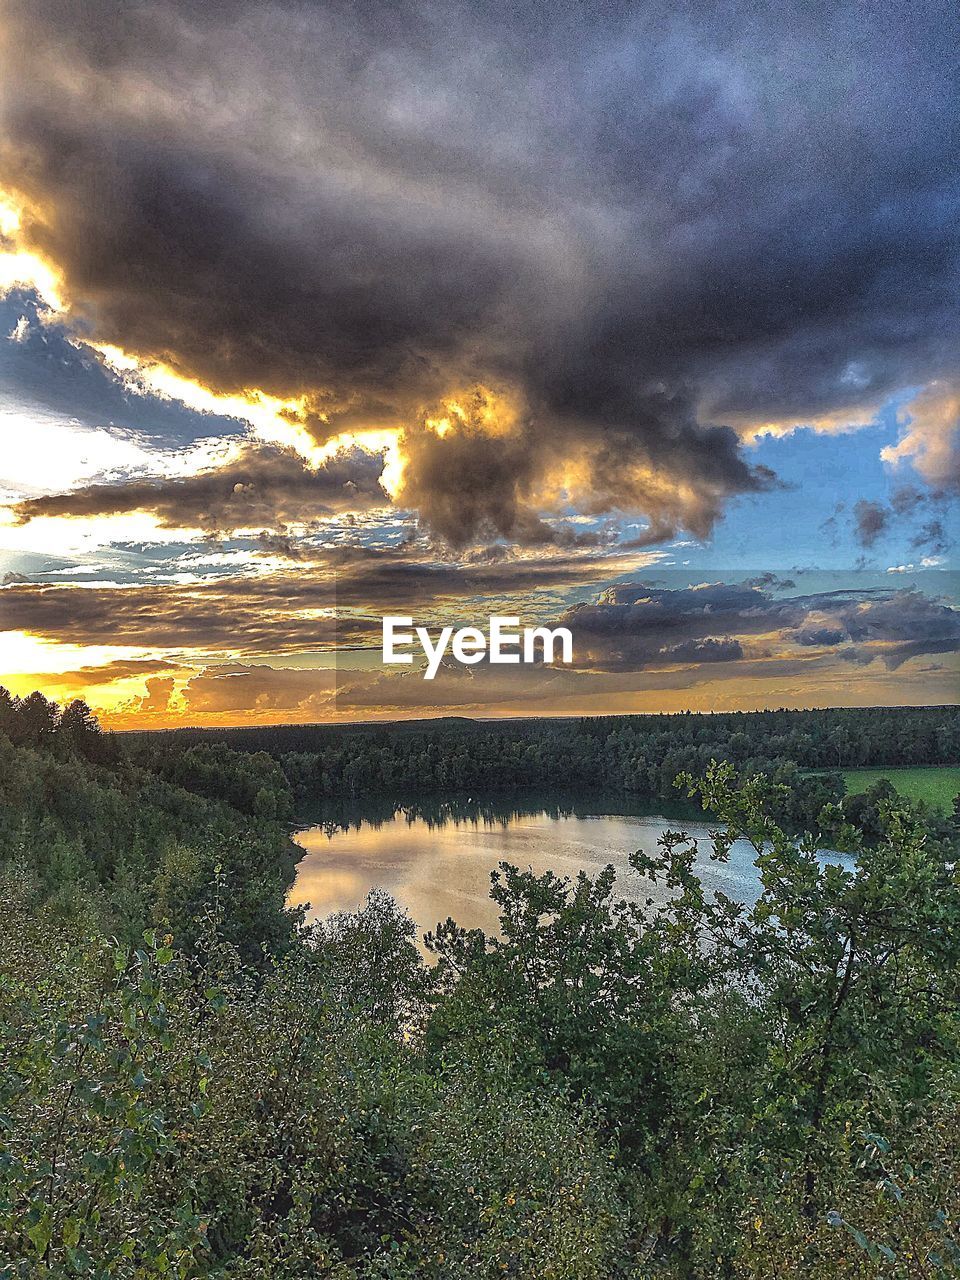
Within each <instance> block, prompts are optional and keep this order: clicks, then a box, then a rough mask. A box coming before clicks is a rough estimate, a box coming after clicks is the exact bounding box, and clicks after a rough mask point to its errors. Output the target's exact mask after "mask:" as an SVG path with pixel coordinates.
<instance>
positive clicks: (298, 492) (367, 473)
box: [13, 445, 387, 533]
mask: <svg viewBox="0 0 960 1280" xmlns="http://www.w3.org/2000/svg"><path fill="white" fill-rule="evenodd" d="M382 470H383V460H382V458H380V457H379V456H377V455H371V454H369V453H365V452H363V451H361V450H359V449H354V450H350V451H348V452H344V453H340V454H337V455H335V456H334V457H333V458H331V459H329V460H328V461H326V462H324V463H323V464H322V465H321V466H319V467H316V468H313V467H310V466H308V465H307V464H305V463H304V461H303V459H302V458H301V457H300V455H299V454H297V453H295V452H293V450H290V449H281V448H276V447H273V446H268V445H259V446H247V447H244V448H243V449H242V451H241V453H240V455H239V456H238V457H237V458H235V459H234V460H232V461H230V462H229V463H227V464H226V465H224V466H221V467H217V468H212V469H211V470H209V471H201V472H199V473H197V474H196V475H191V476H186V477H173V478H154V477H146V478H143V479H135V480H126V481H123V482H118V483H113V484H91V485H84V486H82V487H80V488H77V489H71V490H70V491H69V492H67V493H62V494H45V495H44V496H42V497H39V498H27V499H25V500H24V501H22V502H18V503H16V504H15V505H14V507H13V511H14V514H15V515H16V516H17V517H18V518H19V520H20V521H21V523H24V524H25V523H27V522H28V521H29V520H32V519H34V518H36V517H40V516H109V515H117V514H119V513H123V512H131V511H147V512H151V513H152V514H153V515H155V516H156V517H157V519H158V521H159V523H160V525H161V526H162V527H164V528H168V529H184V528H186V529H202V530H203V531H204V532H206V533H223V532H231V531H233V530H235V529H250V528H255V527H256V526H257V525H269V526H270V527H271V528H275V527H277V526H278V525H279V526H281V527H282V526H283V525H285V524H288V523H309V522H311V521H312V520H314V519H316V518H317V517H319V516H324V515H331V514H333V513H334V512H339V511H344V510H350V511H354V510H362V509H363V508H364V507H367V508H369V507H375V506H383V505H384V504H385V503H386V502H387V497H386V495H385V494H384V492H383V490H382V489H381V488H380V484H379V480H380V473H381V471H382Z"/></svg>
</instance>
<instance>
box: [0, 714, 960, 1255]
mask: <svg viewBox="0 0 960 1280" xmlns="http://www.w3.org/2000/svg"><path fill="white" fill-rule="evenodd" d="M958 760H960V714H958V711H957V709H956V708H928V709H908V708H905V709H901V710H889V711H879V710H864V711H823V712H769V713H758V714H757V715H755V716H748V715H729V716H727V715H719V716H678V717H666V716H665V717H617V718H610V719H604V720H597V721H589V720H583V721H576V722H564V723H562V724H551V723H550V722H546V721H529V722H523V723H518V724H509V725H505V724H487V725H480V724H472V723H470V722H450V723H440V724H437V725H433V726H428V725H423V724H420V725H412V726H399V725H397V726H371V727H360V726H353V727H345V728H342V729H341V728H333V727H331V728H324V727H314V726H308V727H304V728H302V729H301V728H296V727H295V728H289V729H288V728H282V729H281V728H278V729H265V730H259V729H256V730H255V729H249V730H246V729H244V730H233V731H217V732H213V731H176V732H173V733H162V734H152V735H150V734H125V735H118V734H108V733H104V732H101V730H100V727H99V726H98V724H97V722H96V720H95V718H94V717H93V716H92V715H91V713H90V711H89V709H88V708H87V707H85V706H84V704H82V703H73V704H71V705H70V706H68V707H66V708H63V709H61V708H59V707H57V706H55V705H54V704H53V703H50V702H49V701H47V699H45V698H44V697H43V696H42V695H41V694H39V693H35V694H32V695H30V696H29V697H27V698H22V699H21V698H13V697H11V696H10V695H8V694H6V693H4V692H0V878H2V881H3V884H2V886H0V1132H2V1135H3V1137H2V1144H3V1145H2V1149H0V1277H4V1280H6V1278H7V1277H10V1278H11V1280H13V1278H17V1280H21V1278H23V1280H34V1278H35V1277H50V1276H55V1277H61V1276H62V1277H67V1276H71V1277H72V1276H87V1277H96V1278H99V1277H122V1278H123V1280H140V1278H149V1280H174V1278H177V1280H188V1278H193V1277H198V1278H199V1277H224V1278H226V1277H269V1278H276V1280H298V1278H301V1277H302V1278H303V1280H306V1278H307V1277H318V1276H319V1277H329V1278H330V1280H413V1278H414V1277H418V1278H419V1277H425V1278H426V1280H468V1278H473V1277H481V1278H485V1277H500V1276H513V1277H525V1278H529V1280H607V1278H608V1277H609V1278H610V1280H616V1278H618V1277H620V1278H623V1280H628V1278H629V1280H647V1278H650V1280H655V1278H656V1277H664V1278H672V1280H681V1278H684V1280H695V1278H700V1277H717V1278H718V1280H719V1278H728V1277H733V1278H739V1277H744V1278H746V1277H751V1278H755V1280H763V1278H766V1277H774V1276H776V1277H781V1276H784V1277H797V1278H799V1277H827V1278H831V1277H885V1278H886V1277H891V1278H893V1277H896V1278H900V1277H903V1278H904V1280H906V1278H908V1277H926V1276H937V1277H941V1276H942V1277H947V1276H957V1275H960V1151H958V1147H957V1143H956V1134H957V1132H958V1131H960V1052H958V1048H960V872H958V866H957V851H958V846H960V824H958V815H957V809H956V807H955V808H954V812H953V813H952V814H945V815H937V814H934V813H933V812H932V811H931V810H930V809H928V808H927V807H926V806H925V805H924V804H923V803H921V802H911V801H908V800H905V799H903V798H902V797H900V796H898V795H897V793H896V792H895V791H894V790H893V788H891V787H889V786H885V785H883V784H882V783H881V784H877V785H875V786H874V787H873V788H871V789H870V790H869V791H868V792H867V793H866V794H865V795H863V796H853V795H846V794H845V792H844V785H843V779H842V777H841V775H840V772H839V770H841V769H845V768H849V767H854V766H857V765H872V766H881V765H893V764H904V763H910V764H924V765H934V764H954V765H955V764H956V763H957V762H958ZM671 773H672V776H668V775H670V774H671ZM574 776H580V777H581V778H582V779H583V781H584V782H586V783H587V784H589V785H591V786H595V787H597V788H604V787H606V788H609V789H610V790H611V791H616V792H618V793H621V794H623V793H626V792H631V791H635V792H640V793H644V794H651V795H658V796H659V795H664V796H665V795H666V794H667V793H668V790H669V792H672V793H673V794H674V795H676V796H678V797H681V798H684V799H685V801H686V803H688V804H690V805H696V806H697V807H698V808H702V810H704V811H705V812H706V813H707V814H708V815H710V821H711V824H712V827H713V833H712V836H711V842H712V855H711V856H712V857H714V858H716V859H717V860H719V861H721V862H722V861H723V860H724V859H725V858H726V857H727V856H728V852H729V849H730V845H731V842H732V841H733V839H734V838H738V837H742V838H746V839H748V840H749V841H750V842H751V844H752V845H753V848H754V851H755V855H756V865H757V872H758V876H759V879H760V894H759V897H758V898H757V900H756V902H755V903H753V904H752V905H744V904H741V903H737V902H734V901H732V900H730V899H729V898H727V897H725V896H724V895H722V894H715V895H714V894H708V893H707V892H706V891H705V890H704V888H703V885H702V884H701V882H700V880H699V879H698V877H697V875H696V872H695V857H696V853H697V850H696V848H695V843H694V842H693V841H692V840H691V839H689V838H688V837H687V836H686V835H685V834H684V833H683V831H682V829H679V827H678V829H677V830H676V831H672V832H665V833H664V836H663V838H662V840H661V842H660V845H659V848H658V850H657V852H656V853H655V854H652V855H643V854H639V853H638V854H636V855H635V856H634V858H633V859H632V861H633V864H634V867H635V869H636V870H637V871H638V872H640V873H641V874H643V875H645V876H647V877H649V879H650V880H651V881H652V882H654V883H657V884H661V885H665V886H666V887H667V888H668V889H669V890H670V893H669V895H667V896H666V898H661V899H658V901H657V903H655V902H654V901H653V899H651V900H650V901H648V902H647V903H643V902H640V903H628V902H626V901H624V900H622V899H621V897H620V895H619V893H618V888H617V884H616V881H615V878H614V874H613V871H612V869H608V871H607V872H604V873H602V874H600V875H598V876H597V877H595V878H593V879H589V878H587V877H586V876H583V875H581V876H579V877H576V878H573V879H567V878H563V877H559V876H556V875H552V874H546V875H543V876H535V875H533V874H532V873H530V872H524V871H522V870H520V869H518V868H515V867H511V866H509V865H506V864H502V865H501V866H500V868H499V869H498V870H497V871H496V872H495V873H494V874H493V876H492V880H491V895H492V897H493V899H494V901H495V902H496V904H497V907H498V911H499V917H500V928H499V931H498V932H497V933H496V935H493V936H487V935H485V934H483V933H482V932H481V931H479V930H466V929H464V928H462V927H460V926H459V925H458V924H457V923H456V922H455V921H453V920H447V921H444V922H440V923H438V925H437V926H436V928H435V929H433V930H432V932H431V933H430V934H429V935H428V937H427V950H428V955H429V961H428V962H426V961H424V959H423V957H422V955H421V952H420V950H419V948H418V947H417V945H416V932H415V927H414V925H413V923H412V922H411V921H410V920H409V919H408V918H407V917H406V916H405V915H404V914H403V913H402V912H401V911H400V910H399V908H398V907H397V906H396V904H395V903H394V902H393V901H392V900H391V899H390V898H389V897H388V896H387V895H385V894H383V893H382V892H374V893H372V894H371V895H370V897H369V898H368V899H367V901H366V902H365V903H364V904H362V905H361V906H360V907H359V908H358V910H356V911H355V912H352V913H347V914H341V915H337V916H334V917H332V918H329V919H328V920H326V921H324V922H323V923H321V924H316V925H313V926H310V927H306V926H305V925H304V923H303V920H302V918H301V917H300V916H298V914H297V913H296V912H291V911H289V910H287V909H286V907H285V905H284V903H285V892H286V889H287V887H288V885H289V883H290V880H291V877H292V873H293V860H294V858H295V856H296V850H295V848H294V846H293V845H292V843H291V841H290V829H291V821H292V819H293V817H294V815H295V814H296V812H297V808H298V806H299V805H300V804H301V803H303V802H304V800H305V799H309V798H320V797H323V796H335V795H359V794H362V793H364V792H365V791H366V790H368V789H369V790H371V791H372V792H375V793H383V794H386V793H388V792H389V793H391V794H396V795H397V796H398V797H400V796H402V795H404V794H407V795H410V796H414V795H416V794H418V793H419V792H421V791H422V792H423V793H426V794H428V795H429V794H438V793H442V792H444V791H445V790H449V791H450V792H451V793H453V792H454V791H455V790H456V789H458V788H464V787H466V788H469V789H472V790H473V792H474V794H476V793H477V792H478V791H481V792H482V790H483V788H484V787H487V788H491V789H492V788H495V787H498V786H504V787H505V786H508V785H510V786H514V787H519V786H530V785H533V783H534V782H536V783H538V784H544V783H549V782H557V781H560V780H567V781H569V779H570V778H571V777H574ZM840 847H842V848H844V849H846V850H848V851H849V852H850V853H852V854H853V855H854V856H853V857H849V858H845V859H844V860H843V862H842V864H839V863H837V862H836V861H830V862H825V861H823V860H821V859H819V858H818V857H817V854H818V851H820V850H822V849H824V848H827V849H836V848H840Z"/></svg>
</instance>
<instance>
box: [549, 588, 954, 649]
mask: <svg viewBox="0 0 960 1280" xmlns="http://www.w3.org/2000/svg"><path fill="white" fill-rule="evenodd" d="M560 621H561V623H562V624H563V625H565V626H569V627H570V628H571V630H572V631H573V637H574V655H575V663H576V665H577V666H587V667H593V668H596V669H599V670H607V671H623V670H638V669H641V668H643V667H646V666H656V665H661V664H662V663H663V662H665V661H667V660H669V658H670V656H671V655H675V656H676V657H677V658H679V659H681V660H683V659H685V660H688V661H692V662H693V661H701V662H702V661H710V660H713V661H728V660H730V659H732V658H736V657H739V656H742V655H743V654H744V653H746V651H747V644H748V642H750V643H752V645H753V648H754V649H756V647H757V644H758V642H759V643H760V644H761V645H762V647H763V648H764V650H765V651H766V652H768V653H769V652H771V651H772V652H780V653H781V654H786V653H789V652H791V651H792V652H796V651H797V649H798V648H799V649H801V650H803V649H806V650H810V649H835V650H838V651H839V652H840V653H841V656H843V657H845V658H846V659H848V660H849V659H854V660H859V661H863V662H871V661H873V660H874V659H880V660H882V661H883V662H884V663H885V664H886V666H887V667H888V668H890V669H893V668H896V667H898V666H900V665H901V664H902V663H903V662H905V661H906V660H907V659H908V658H911V657H915V656H917V655H918V654H921V653H931V654H933V653H952V652H956V651H957V650H960V612H958V611H957V610H956V609H952V608H950V607H949V606H948V605H946V604H944V603H942V602H941V601H939V600H936V599H932V598H931V597H929V596H926V595H924V594H923V593H922V592H919V591H912V590H908V591H891V592H871V591H866V590H864V591H831V592H820V593H816V594H812V595H807V596H794V597H791V598H789V599H786V600H776V599H774V598H773V597H772V596H771V595H770V594H768V593H767V592H764V591H761V590H759V589H758V588H756V587H748V586H745V585H743V586H735V585H730V584H727V583H705V584H702V585H700V586H696V587H685V588H680V589H674V590H671V589H667V588H658V587H652V586H647V585H645V584H643V583H640V584H636V585H622V586H616V587H612V588H609V589H608V590H607V591H604V592H602V593H601V594H600V596H599V598H598V600H597V602H596V603H595V604H578V605H574V606H573V607H571V608H570V609H567V610H566V611H565V612H564V613H563V614H562V615H561V618H560ZM734 644H737V645H738V646H740V647H741V654H736V653H735V652H734V650H733V647H732V646H733V645H734ZM728 645H729V646H730V648H729V649H727V648H726V646H728ZM698 649H699V650H700V656H699V657H695V656H694V655H695V654H696V653H697V651H698Z"/></svg>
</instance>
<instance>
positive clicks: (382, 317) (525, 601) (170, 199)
mask: <svg viewBox="0 0 960 1280" xmlns="http://www.w3.org/2000/svg"><path fill="white" fill-rule="evenodd" d="M958 54H960V12H958V10H957V8H956V6H955V4H953V3H952V2H950V3H947V2H944V3H941V2H940V0H920V2H919V3H911V4H907V3H905V2H901V0H885V2H884V3H882V4H880V3H863V2H860V3H856V4H844V3H831V4H823V3H813V2H812V0H810V2H808V0H797V2H796V3H793V4H791V5H788V6H783V5H781V4H773V3H762V2H760V0H753V2H751V3H738V2H737V0H729V2H727V3H724V4H722V5H721V4H707V3H680V2H673V3H667V4H658V5H653V4H640V3H632V4H618V3H612V2H610V0H607V2H605V3H598V2H596V0H593V2H590V0H588V2H585V3H578V4H573V3H564V4H559V3H553V2H549V3H535V4H531V3H524V4H510V3H506V4H505V3H502V2H501V3H498V4H493V3H489V2H488V0H472V2H470V3H467V2H465V0H419V2H418V3H416V4H408V3H405V2H404V0H391V3H389V4H386V3H380V2H379V0H355V2H353V3H351V2H349V0H346V2H344V3H338V4H335V5H334V4H318V3H315V2H312V3H311V2H306V0H273V2H271V3H265V2H263V0H249V2H248V0H236V2H226V0H221V2H218V3H210V4H206V5H202V6H201V5H196V4H193V3H188V2H187V0H155V2H150V3H142V4H126V3H123V4H121V3H118V2H117V0H89V3H87V4H85V5H84V8H83V15H82V21H81V20H80V18H79V16H78V13H77V10H76V6H75V5H72V4H68V3H65V0H30V2H29V3H27V2H26V0H7V3H6V4H5V5H4V7H3V11H2V16H0V684H3V685H4V686H6V687H7V688H9V689H11V690H12V691H13V692H14V693H16V694H21V695H22V694H25V693H27V692H29V691H30V690H31V689H33V688H41V689H43V690H44V692H45V693H47V695H48V696H50V697H52V698H55V699H56V700H58V701H65V700H67V699H69V698H72V697H78V696H82V697H84V698H86V699H87V701H88V702H90V704H91V705H92V706H93V707H94V709H95V710H96V711H97V712H98V714H99V715H100V716H101V718H102V720H103V722H104V723H105V724H106V725H108V726H109V727H111V728H134V727H148V726H155V727H166V726H171V725H177V724H207V725H226V724H243V723H257V722H260V723H274V722H295V721H334V720H340V721H352V720H360V719H393V718H399V717H408V716H431V715H477V716H496V717H500V716H516V715H584V714H608V713H611V712H629V711H638V712H639V711H677V710H684V709H694V710H713V709H719V710H730V709H752V708H755V707H763V706H793V707H802V706H823V705H881V704H901V703H910V704H934V703H944V702H955V701H956V700H957V692H958V688H960V684H958V673H960V659H958V650H960V608H958V603H960V596H958V580H957V575H956V569H957V560H956V543H957V539H958V536H960V522H958V516H957V502H956V499H957V492H958V488H960V301H958V299H960V288H958V286H960V164H958V159H960V157H958V154H957V150H958V148H957V138H958V137H960V128H958V126H960V98H958V95H957V92H956V78H955V72H956V65H957V59H958ZM386 614H390V615H398V614H399V615H406V616H410V617H412V618H414V619H415V621H416V622H417V623H419V624H421V625H424V626H428V627H431V628H436V627H439V626H441V625H453V626H466V625H473V624H477V623H483V622H484V621H485V620H486V619H487V618H488V617H489V616H491V615H493V614H500V615H508V616H517V617H518V618H520V620H521V623H522V624H527V625H547V624H550V625H553V626H559V625H565V626H568V627H569V628H570V630H571V631H572V633H573V636H574V656H573V661H572V662H571V663H570V664H568V665H564V666H562V667H561V666H549V665H543V664H540V665H532V666H522V667H516V668H513V667H507V668H505V667H499V666H493V665H490V664H489V663H487V662H481V663H479V664H477V665H474V666H470V667H464V666H461V665H459V664H456V663H454V662H445V663H444V664H443V667H442V669H441V671H440V673H439V674H438V676H437V678H436V679H435V680H433V681H430V682H426V681H424V680H423V678H422V676H423V672H422V668H420V667H418V666H417V664H413V665H412V666H411V667H408V668H392V667H384V666H383V664H382V661H381V649H380V639H381V619H382V617H383V616H384V615H386Z"/></svg>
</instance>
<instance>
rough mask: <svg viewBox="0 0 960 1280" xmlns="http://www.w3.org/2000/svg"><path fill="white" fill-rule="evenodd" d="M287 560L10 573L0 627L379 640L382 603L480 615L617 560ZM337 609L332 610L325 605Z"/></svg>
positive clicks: (156, 641) (584, 579)
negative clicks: (191, 578)
mask: <svg viewBox="0 0 960 1280" xmlns="http://www.w3.org/2000/svg"><path fill="white" fill-rule="evenodd" d="M317 555H318V559H317V560H316V561H314V562H312V563H310V564H309V565H306V566H304V567H303V568H298V569H297V570H296V571H292V570H291V571H290V572H283V573H274V574H269V575H265V576H260V575H256V576H248V575H240V574H238V575H237V576H235V577H221V578H210V579H204V580H202V581H200V582H189V583H179V582H174V583H150V584H137V585H131V586H123V587H115V586H102V585H91V586H84V587H76V586H66V585H63V586H61V585H53V584H33V583H31V584H12V585H10V586H7V587H5V588H3V592H2V597H0V629H3V630H10V631H27V632H30V633H31V634H32V635H37V636H42V637H45V638H48V639H54V640H60V641H63V642H69V643H74V644H99V645H130V646H135V647H144V648H151V649H170V650H176V651H177V652H183V653H188V652H190V651H191V650H196V651H198V652H205V653H214V652H216V653H248V654H290V653H299V652H304V651H312V650H320V649H324V650H327V649H332V648H334V647H340V648H349V647H351V646H364V645H365V646H368V647H374V648H376V647H379V644H380V635H381V628H382V622H381V617H382V615H383V614H387V613H409V614H412V615H416V616H417V617H418V619H422V620H424V621H427V620H429V619H430V618H431V617H436V616H438V615H439V614H441V613H443V614H444V617H445V620H446V621H450V620H451V618H450V616H448V615H450V614H451V613H452V614H453V616H454V618H456V617H460V618H463V617H465V616H467V615H468V614H469V615H470V617H471V618H472V617H473V616H474V615H476V617H478V618H481V617H483V618H485V617H487V616H489V614H490V613H491V612H493V611H494V605H496V607H498V608H499V607H500V606H501V605H502V604H503V603H504V601H509V600H511V599H512V600H513V608H514V611H516V610H517V609H518V608H519V605H518V601H520V600H522V601H523V606H524V612H525V613H526V614H527V616H532V614H533V611H534V610H535V608H536V607H537V603H538V600H537V599H536V598H535V596H534V593H539V598H540V599H542V602H543V603H542V604H541V606H540V607H541V608H549V607H550V605H551V604H553V602H554V594H553V593H554V592H561V591H566V590H568V589H569V588H570V587H571V586H574V585H577V584H586V583H589V582H591V581H593V580H595V579H596V575H597V573H598V570H599V569H600V568H601V567H602V568H605V569H607V570H611V569H612V570H613V571H615V570H616V565H617V562H616V560H611V559H608V558H601V557H600V556H599V555H594V554H590V553H579V554H574V553H569V554H564V553H554V554H552V555H550V556H548V557H544V558H540V557H533V558H530V559H528V560H517V559H510V560H506V561H503V562H494V563H491V564H482V563H480V564H473V565H470V566H461V565H459V564H456V563H452V562H447V563H443V562H433V563H425V562H424V561H422V560H420V559H418V558H416V557H415V556H412V555H410V554H407V553H406V552H404V551H403V550H400V551H396V552H394V551H378V550H372V549H365V548H359V547H350V548H344V549H341V550H333V551H331V550H327V551H323V552H318V553H317ZM333 610H337V616H334V615H333V613H332V611H333Z"/></svg>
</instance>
